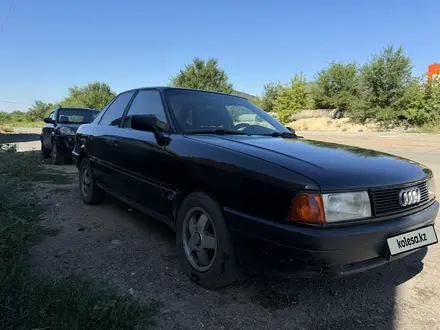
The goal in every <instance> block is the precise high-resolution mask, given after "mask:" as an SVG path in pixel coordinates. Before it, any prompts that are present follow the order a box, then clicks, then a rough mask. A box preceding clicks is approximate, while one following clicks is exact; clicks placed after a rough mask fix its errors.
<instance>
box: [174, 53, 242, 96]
mask: <svg viewBox="0 0 440 330" xmlns="http://www.w3.org/2000/svg"><path fill="white" fill-rule="evenodd" d="M170 86H176V87H186V88H194V89H203V90H207V91H215V92H222V93H229V94H231V93H232V92H233V91H234V90H233V88H232V84H231V83H230V82H229V78H228V75H227V74H226V72H225V71H224V70H223V69H221V68H220V67H219V66H218V61H217V60H216V59H214V58H210V59H208V61H206V62H205V60H203V59H201V58H198V57H195V58H194V59H193V61H192V63H190V64H187V65H185V68H184V69H183V70H180V72H179V73H178V74H177V75H176V76H175V77H172V78H171V79H170Z"/></svg>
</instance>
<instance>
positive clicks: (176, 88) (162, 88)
mask: <svg viewBox="0 0 440 330" xmlns="http://www.w3.org/2000/svg"><path fill="white" fill-rule="evenodd" d="M148 89H156V90H162V91H165V90H183V91H194V92H205V93H211V94H220V95H228V96H234V97H238V98H240V99H246V98H245V97H242V96H238V95H234V94H228V93H221V92H214V91H207V90H204V89H195V88H184V87H170V86H151V87H139V88H133V89H129V90H126V91H123V92H121V93H120V94H122V93H127V92H136V91H140V90H148Z"/></svg>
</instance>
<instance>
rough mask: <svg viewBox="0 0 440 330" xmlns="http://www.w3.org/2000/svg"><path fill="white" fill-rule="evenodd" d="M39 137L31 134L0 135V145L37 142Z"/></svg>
mask: <svg viewBox="0 0 440 330" xmlns="http://www.w3.org/2000/svg"><path fill="white" fill-rule="evenodd" d="M39 140H40V135H39V134H33V133H23V134H20V133H2V134H0V143H18V142H32V141H39Z"/></svg>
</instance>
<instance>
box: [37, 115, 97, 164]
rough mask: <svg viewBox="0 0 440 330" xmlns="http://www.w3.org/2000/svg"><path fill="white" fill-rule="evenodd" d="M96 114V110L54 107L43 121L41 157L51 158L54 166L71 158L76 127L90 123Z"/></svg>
mask: <svg viewBox="0 0 440 330" xmlns="http://www.w3.org/2000/svg"><path fill="white" fill-rule="evenodd" d="M98 113H99V111H98V110H96V109H87V108H67V107H56V108H55V109H54V110H53V111H52V112H51V113H50V115H49V117H47V118H45V119H44V122H45V123H46V124H45V125H44V127H43V129H42V131H41V136H40V140H41V153H42V155H43V157H44V158H48V157H52V161H53V163H54V164H55V165H60V164H63V163H64V160H65V158H66V157H71V156H72V150H73V144H74V139H75V133H76V131H77V129H78V127H79V126H80V125H82V124H87V123H90V122H92V121H93V120H94V119H95V117H96V116H97V115H98Z"/></svg>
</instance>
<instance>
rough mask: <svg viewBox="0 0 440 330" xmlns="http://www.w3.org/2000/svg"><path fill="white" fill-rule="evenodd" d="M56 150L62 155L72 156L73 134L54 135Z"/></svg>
mask: <svg viewBox="0 0 440 330" xmlns="http://www.w3.org/2000/svg"><path fill="white" fill-rule="evenodd" d="M54 139H55V143H56V145H57V152H58V153H59V154H61V155H63V156H72V150H73V147H74V144H75V136H74V135H55V137H54Z"/></svg>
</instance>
